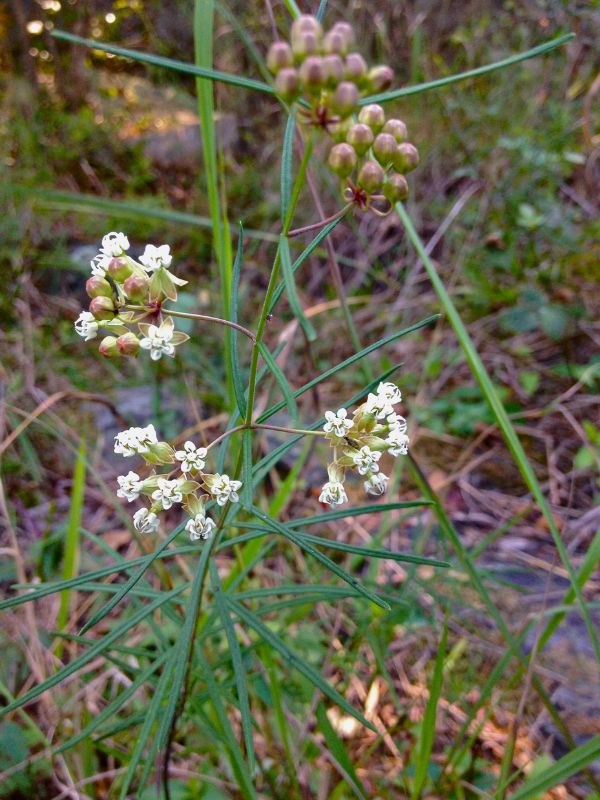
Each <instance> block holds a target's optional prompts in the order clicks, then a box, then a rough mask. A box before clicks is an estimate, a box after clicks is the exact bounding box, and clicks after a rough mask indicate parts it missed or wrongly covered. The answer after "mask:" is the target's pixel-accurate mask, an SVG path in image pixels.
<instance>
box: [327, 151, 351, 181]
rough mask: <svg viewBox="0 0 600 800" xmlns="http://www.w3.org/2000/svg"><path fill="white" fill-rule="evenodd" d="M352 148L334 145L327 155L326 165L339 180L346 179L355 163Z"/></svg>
mask: <svg viewBox="0 0 600 800" xmlns="http://www.w3.org/2000/svg"><path fill="white" fill-rule="evenodd" d="M357 160H358V159H357V158H356V153H355V152H354V148H353V147H351V146H350V145H349V144H346V143H342V144H334V146H333V147H332V148H331V151H330V153H329V159H328V163H329V166H330V167H331V169H332V170H333V172H335V174H336V175H338V176H339V177H340V178H347V177H348V175H350V173H351V172H352V170H353V169H354V167H355V166H356V163H357Z"/></svg>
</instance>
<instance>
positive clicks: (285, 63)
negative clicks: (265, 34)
mask: <svg viewBox="0 0 600 800" xmlns="http://www.w3.org/2000/svg"><path fill="white" fill-rule="evenodd" d="M293 64H294V54H293V53H292V48H291V47H290V46H289V44H288V43H287V42H273V44H272V45H271V47H269V52H268V53H267V67H268V68H269V70H270V71H271V72H272V73H273V74H274V75H276V74H277V73H278V72H279V70H280V69H283V68H284V67H291V66H293Z"/></svg>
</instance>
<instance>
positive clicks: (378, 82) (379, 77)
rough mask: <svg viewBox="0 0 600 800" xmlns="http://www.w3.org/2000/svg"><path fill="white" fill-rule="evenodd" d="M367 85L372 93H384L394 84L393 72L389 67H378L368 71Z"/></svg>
mask: <svg viewBox="0 0 600 800" xmlns="http://www.w3.org/2000/svg"><path fill="white" fill-rule="evenodd" d="M368 77H369V84H370V86H371V89H372V90H373V91H374V92H385V90H386V89H389V88H390V86H391V85H392V83H393V82H394V71H393V70H392V69H391V68H390V67H386V66H383V65H382V66H379V67H373V68H372V69H370V70H369V76H368Z"/></svg>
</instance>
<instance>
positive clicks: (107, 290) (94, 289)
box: [85, 275, 112, 297]
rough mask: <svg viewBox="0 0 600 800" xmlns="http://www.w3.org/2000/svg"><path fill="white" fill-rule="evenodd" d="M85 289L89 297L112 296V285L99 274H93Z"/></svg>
mask: <svg viewBox="0 0 600 800" xmlns="http://www.w3.org/2000/svg"><path fill="white" fill-rule="evenodd" d="M85 290H86V292H87V293H88V297H112V286H111V285H110V283H109V282H108V281H107V280H106V279H105V278H101V277H100V276H99V275H92V277H91V278H88V279H87V281H86V283H85Z"/></svg>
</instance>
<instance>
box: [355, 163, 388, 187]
mask: <svg viewBox="0 0 600 800" xmlns="http://www.w3.org/2000/svg"><path fill="white" fill-rule="evenodd" d="M383 178H384V172H383V169H382V168H381V166H380V165H379V164H378V163H377V162H376V161H365V163H364V164H363V165H362V167H361V170H360V172H359V173H358V185H359V186H360V187H361V188H362V189H364V190H365V191H366V192H368V193H369V194H374V193H375V192H379V191H380V190H381V187H382V185H383Z"/></svg>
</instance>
